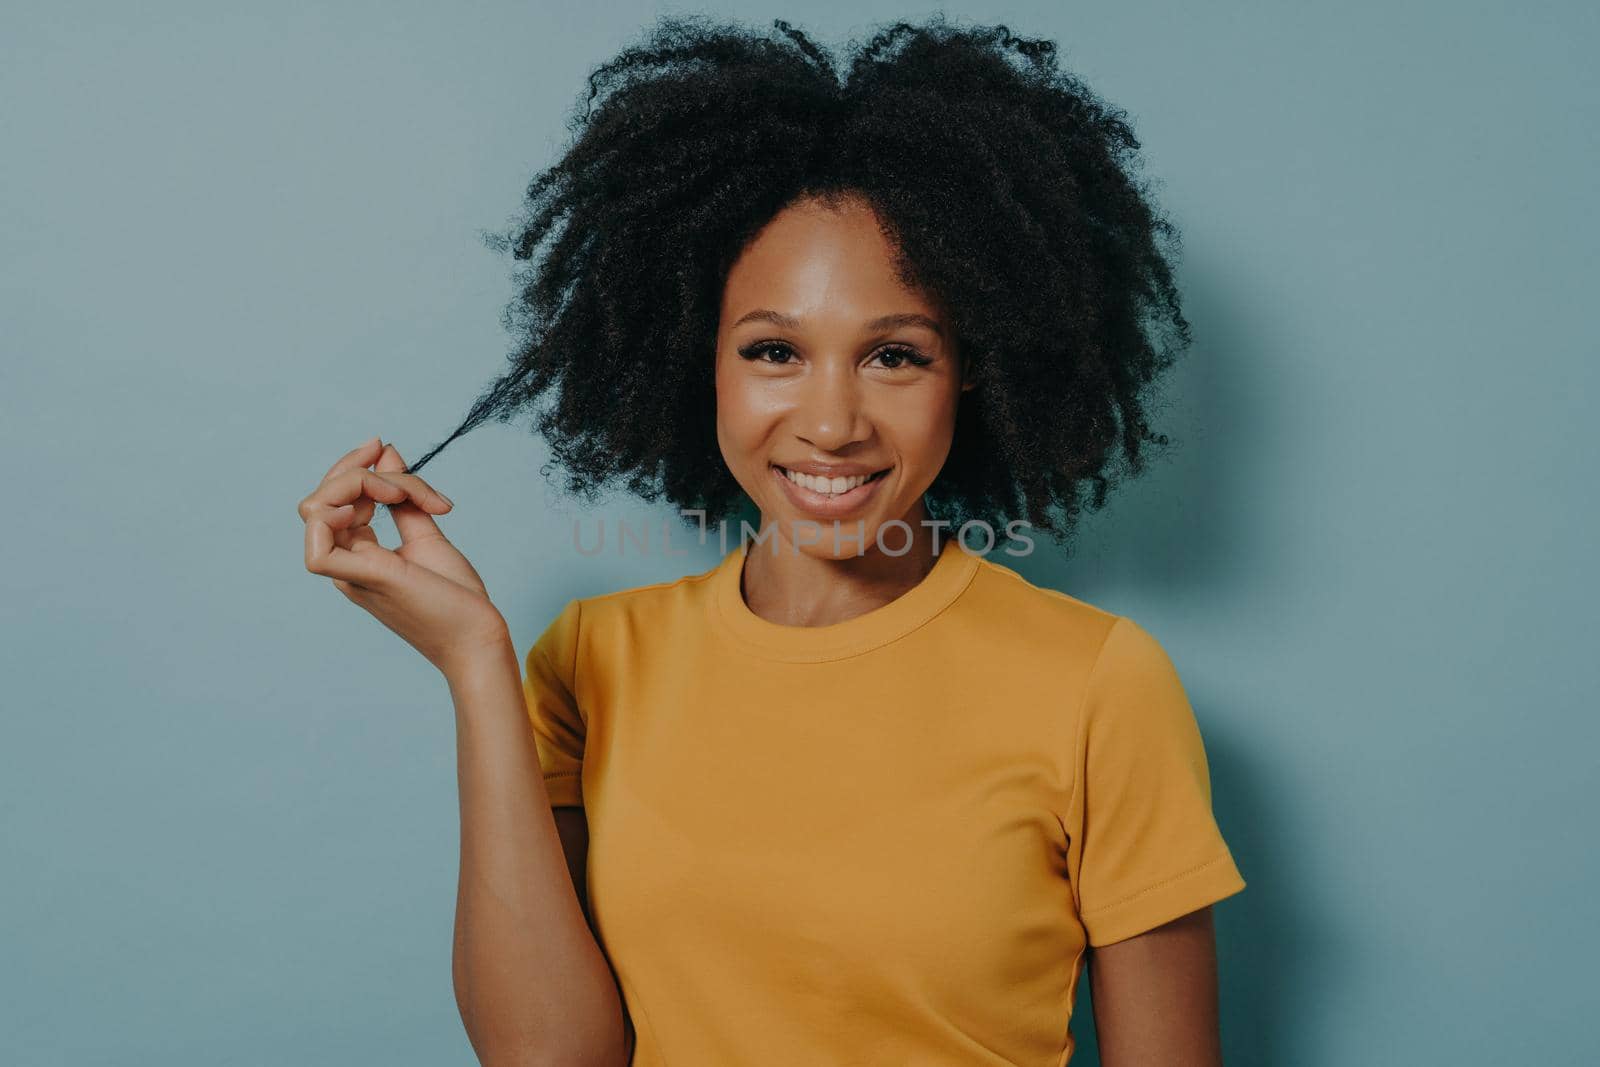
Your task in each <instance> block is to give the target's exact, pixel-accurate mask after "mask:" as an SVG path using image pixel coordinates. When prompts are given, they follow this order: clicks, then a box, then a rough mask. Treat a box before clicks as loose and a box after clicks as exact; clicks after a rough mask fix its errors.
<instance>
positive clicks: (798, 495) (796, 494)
mask: <svg viewBox="0 0 1600 1067" xmlns="http://www.w3.org/2000/svg"><path fill="white" fill-rule="evenodd" d="M767 469H768V470H770V471H772V476H773V477H774V478H776V479H778V481H779V482H780V483H781V484H782V485H783V491H784V492H785V493H786V494H788V497H789V499H790V501H792V502H793V503H794V506H795V507H797V508H799V509H801V510H802V511H807V512H810V513H811V514H813V515H817V516H819V517H821V518H824V519H837V518H843V517H844V516H846V515H849V514H851V513H853V512H855V511H857V510H859V509H860V508H861V507H862V505H864V504H865V503H866V502H867V501H869V500H871V499H872V496H873V494H874V493H876V492H877V491H878V486H880V485H882V484H883V483H884V482H885V481H887V480H888V478H889V475H888V474H880V475H878V476H877V477H876V478H874V479H872V480H871V481H870V482H863V483H862V484H860V485H858V486H856V487H855V488H854V489H852V490H850V491H849V492H848V493H839V494H838V495H836V496H827V495H824V494H822V493H814V492H812V491H811V490H810V489H807V488H806V487H805V486H803V485H796V484H795V483H794V482H792V481H790V480H789V476H788V475H787V474H785V473H783V471H781V470H779V469H778V468H777V467H775V466H770V465H769V466H768V468H767Z"/></svg>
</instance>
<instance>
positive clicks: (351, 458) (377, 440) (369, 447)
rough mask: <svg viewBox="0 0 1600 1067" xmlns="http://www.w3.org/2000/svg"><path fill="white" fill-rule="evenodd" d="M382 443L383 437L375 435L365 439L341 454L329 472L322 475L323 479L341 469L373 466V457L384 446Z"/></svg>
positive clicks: (325, 479)
mask: <svg viewBox="0 0 1600 1067" xmlns="http://www.w3.org/2000/svg"><path fill="white" fill-rule="evenodd" d="M382 445H383V439H382V438H381V437H374V438H373V439H372V440H370V441H365V442H363V443H361V444H359V445H357V446H356V447H354V448H352V449H351V450H350V451H348V452H346V453H345V454H344V455H342V456H340V457H339V459H338V461H337V462H336V463H334V465H333V466H331V467H329V468H328V473H327V474H324V475H323V476H322V480H323V481H327V480H328V479H329V478H332V477H333V476H334V475H335V474H338V473H339V472H340V471H347V470H350V469H351V468H353V467H370V466H372V457H373V456H376V455H377V454H378V452H379V451H380V450H381V448H382Z"/></svg>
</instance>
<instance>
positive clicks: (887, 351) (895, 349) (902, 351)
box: [878, 345, 933, 370]
mask: <svg viewBox="0 0 1600 1067" xmlns="http://www.w3.org/2000/svg"><path fill="white" fill-rule="evenodd" d="M878 357H879V358H880V359H884V360H888V361H889V362H886V363H885V364H884V366H885V367H886V368H888V369H889V370H899V369H900V368H901V367H904V366H906V365H908V364H909V365H910V366H913V367H926V366H927V365H928V364H930V363H932V362H933V360H931V359H929V358H928V357H927V356H924V355H920V354H919V353H918V352H917V350H916V349H915V348H911V347H910V346H908V345H886V346H885V347H883V348H880V349H878Z"/></svg>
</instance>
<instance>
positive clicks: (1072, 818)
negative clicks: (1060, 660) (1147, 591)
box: [1066, 617, 1245, 947]
mask: <svg viewBox="0 0 1600 1067" xmlns="http://www.w3.org/2000/svg"><path fill="white" fill-rule="evenodd" d="M1076 725H1077V737H1076V768H1075V770H1076V775H1077V777H1076V784H1075V786H1074V789H1073V796H1072V801H1071V804H1070V805H1069V810H1068V817H1067V820H1066V823H1067V826H1066V828H1067V832H1068V835H1069V837H1071V838H1072V840H1071V841H1069V844H1068V875H1069V878H1070V880H1071V882H1072V887H1073V895H1074V898H1075V900H1076V903H1077V906H1078V917H1079V921H1080V922H1081V923H1082V924H1083V927H1084V931H1085V933H1086V936H1087V938H1088V942H1089V944H1090V946H1092V947H1097V946H1100V945H1108V944H1111V943H1112V942H1114V941H1121V940H1123V939H1125V938H1129V937H1132V936H1134V935H1135V934H1141V933H1144V932H1145V931H1146V930H1149V929H1152V928H1153V927H1156V926H1160V925H1161V924H1163V923H1166V922H1170V921H1171V920H1173V919H1176V918H1178V917H1179V916H1182V915H1186V914H1188V913H1189V912H1191V911H1194V910H1196V909H1199V908H1202V907H1205V906H1206V905H1208V904H1212V903H1214V902H1216V901H1218V900H1221V899H1222V898H1224V897H1228V896H1232V895H1233V894H1234V893H1237V892H1239V891H1240V890H1241V889H1243V888H1244V887H1245V882H1244V879H1243V878H1242V877H1241V876H1240V874H1239V870H1238V867H1237V866H1235V864H1234V861H1233V856H1232V854H1231V853H1230V852H1229V850H1228V845H1227V843H1226V842H1225V841H1224V840H1223V837H1222V832H1221V830H1220V829H1219V828H1218V826H1217V822H1216V819H1215V817H1214V816H1213V813H1212V810H1211V779H1210V772H1209V769H1208V767H1207V765H1206V754H1205V748H1204V745H1203V744H1202V742H1201V738H1200V728H1199V724H1198V723H1197V722H1196V720H1195V715H1194V711H1193V709H1192V708H1191V707H1190V705H1189V699H1188V696H1187V694H1186V693H1185V692H1184V688H1183V684H1182V683H1181V682H1180V681H1179V679H1178V674H1177V671H1176V669H1175V668H1174V667H1173V665H1172V661H1171V660H1170V659H1169V658H1168V657H1167V654H1166V652H1165V651H1164V650H1163V649H1162V647H1161V646H1160V644H1158V643H1157V642H1156V640H1155V638H1153V637H1151V636H1150V635H1149V634H1148V633H1147V632H1145V631H1144V630H1143V629H1142V628H1140V627H1139V626H1138V624H1136V623H1135V622H1134V621H1133V620H1132V619H1129V618H1126V617H1120V618H1118V619H1117V621H1116V622H1115V623H1114V624H1113V626H1112V628H1111V630H1110V632H1109V633H1108V634H1107V636H1106V638H1105V641H1104V644H1103V645H1102V646H1101V650H1100V653H1099V657H1098V659H1097V660H1096V662H1095V664H1094V666H1093V668H1092V669H1091V671H1090V675H1089V680H1088V683H1087V690H1086V692H1085V694H1084V699H1083V705H1082V713H1081V715H1080V716H1079V720H1078V723H1077V724H1076ZM1074 835H1075V836H1074Z"/></svg>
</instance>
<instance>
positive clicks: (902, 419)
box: [878, 397, 955, 463]
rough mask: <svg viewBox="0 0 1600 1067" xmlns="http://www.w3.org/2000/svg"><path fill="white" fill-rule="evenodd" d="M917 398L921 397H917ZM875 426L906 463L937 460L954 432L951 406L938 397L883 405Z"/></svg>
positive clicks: (944, 450)
mask: <svg viewBox="0 0 1600 1067" xmlns="http://www.w3.org/2000/svg"><path fill="white" fill-rule="evenodd" d="M919 399H921V398H919ZM878 425H879V426H880V427H882V428H883V432H884V434H885V436H892V439H893V440H894V442H895V445H896V448H897V450H898V451H899V452H900V453H901V454H902V455H904V456H905V457H906V460H907V462H927V463H938V462H941V461H942V460H943V458H944V456H945V454H946V453H947V452H948V451H949V449H950V442H951V438H952V437H953V436H954V434H955V409H954V408H952V407H951V406H950V405H948V404H946V403H944V402H943V401H942V400H935V399H933V398H932V397H929V398H927V401H926V402H925V403H916V404H899V405H893V406H890V407H886V408H884V409H883V410H882V412H881V413H880V415H879V419H878Z"/></svg>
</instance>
